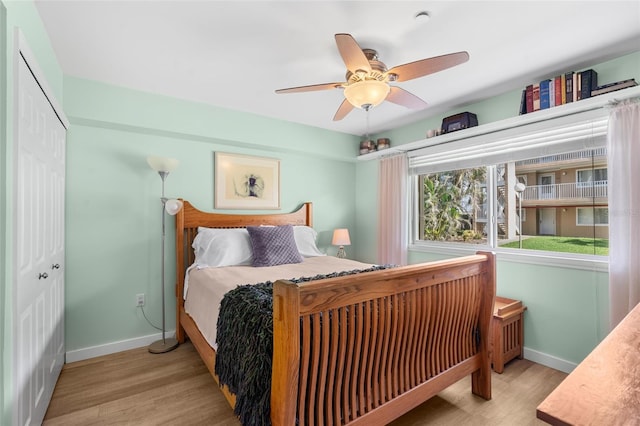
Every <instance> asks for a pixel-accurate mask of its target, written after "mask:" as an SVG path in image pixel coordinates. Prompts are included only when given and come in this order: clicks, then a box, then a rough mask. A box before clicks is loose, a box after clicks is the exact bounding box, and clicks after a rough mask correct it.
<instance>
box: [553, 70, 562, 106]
mask: <svg viewBox="0 0 640 426" xmlns="http://www.w3.org/2000/svg"><path fill="white" fill-rule="evenodd" d="M553 89H554V91H553V100H554V105H556V106H558V105H562V104H563V103H564V102H562V77H561V76H559V75H557V76H555V77H554V78H553Z"/></svg>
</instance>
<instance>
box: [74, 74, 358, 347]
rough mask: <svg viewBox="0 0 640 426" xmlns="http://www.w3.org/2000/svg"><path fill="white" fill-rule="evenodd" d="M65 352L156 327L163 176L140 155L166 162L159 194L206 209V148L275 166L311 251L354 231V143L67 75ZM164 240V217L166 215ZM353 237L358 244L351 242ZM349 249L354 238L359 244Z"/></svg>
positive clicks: (286, 205)
mask: <svg viewBox="0 0 640 426" xmlns="http://www.w3.org/2000/svg"><path fill="white" fill-rule="evenodd" d="M64 93H65V103H64V108H65V112H66V114H67V116H68V118H69V120H70V121H71V123H72V126H71V131H70V132H69V134H68V137H67V218H66V227H67V231H66V235H67V241H66V253H67V275H66V289H67V298H66V345H67V350H68V351H73V350H77V349H83V348H87V347H91V346H95V345H102V344H108V343H111V342H116V341H121V340H125V339H129V338H135V337H140V336H145V335H148V334H153V333H155V332H156V331H155V330H154V329H153V328H151V327H150V326H149V325H147V323H146V321H145V320H144V318H143V317H142V315H141V313H140V312H139V310H138V309H137V308H136V307H135V295H136V294H137V293H145V294H146V299H147V304H146V308H145V311H146V312H147V315H148V316H149V317H150V318H152V319H153V320H154V321H155V323H156V324H158V323H159V322H160V318H161V316H160V306H161V305H160V303H161V301H160V293H159V283H160V261H159V256H160V241H161V213H160V210H159V209H160V207H161V206H160V201H159V197H160V191H161V180H160V177H159V176H158V175H157V173H155V172H154V171H152V170H151V169H150V168H149V166H148V165H147V163H146V157H147V156H149V155H160V156H168V157H174V158H176V159H178V160H179V161H180V166H179V167H178V168H177V170H175V171H174V172H172V173H171V174H170V175H169V176H168V178H167V180H166V195H167V196H169V197H181V198H184V199H187V200H189V201H191V202H192V203H193V204H194V205H195V206H196V207H198V208H200V209H203V210H210V211H211V210H213V158H214V157H213V155H214V152H215V151H222V152H233V153H240V154H247V155H257V156H265V157H272V158H278V159H280V161H281V165H280V168H281V210H280V211H282V212H289V211H292V210H294V209H295V208H296V207H297V206H299V205H300V204H301V203H302V202H305V201H312V202H313V209H314V227H315V228H316V229H317V230H318V231H319V246H320V247H321V249H325V250H327V252H328V253H330V254H334V253H335V248H334V247H331V246H330V239H331V233H332V230H333V229H334V228H336V227H348V228H350V229H353V227H354V224H355V216H354V211H355V202H356V201H355V194H354V192H355V186H354V185H353V181H354V179H355V164H354V157H355V155H356V152H357V149H358V138H357V137H355V136H350V135H345V134H339V133H334V132H328V131H325V130H321V129H317V128H311V127H307V126H300V125H297V124H292V123H287V122H283V121H277V120H271V119H266V118H264V117H258V116H255V115H251V114H246V113H240V112H234V111H229V110H224V109H220V108H215V107H211V106H206V105H203V104H196V103H191V102H185V101H181V100H177V99H172V98H167V97H163V96H159V95H153V94H148V93H141V92H136V91H133V90H128V89H123V88H118V87H113V86H108V85H105V84H101V83H97V82H92V81H87V80H82V79H77V78H72V77H67V78H65V88H64ZM168 223H169V226H168V232H169V233H170V232H171V231H172V226H173V219H172V218H168ZM354 240H355V238H354ZM357 244H359V243H358V242H355V245H354V246H355V247H357ZM173 247H174V238H173V235H169V237H168V240H167V263H166V265H167V286H166V297H167V301H168V303H167V312H168V315H167V328H168V329H173V328H174V327H175V319H174V314H173V313H174V312H175V299H174V298H173V294H174V290H173V283H174V278H173V277H174V273H175V271H174V265H173V262H174V261H173V259H174V257H173V256H174V254H173V253H174V251H173Z"/></svg>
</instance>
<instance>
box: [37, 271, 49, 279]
mask: <svg viewBox="0 0 640 426" xmlns="http://www.w3.org/2000/svg"><path fill="white" fill-rule="evenodd" d="M48 277H49V274H47V273H46V272H40V274H39V275H38V279H39V280H41V279H43V278H44V279H47V278H48Z"/></svg>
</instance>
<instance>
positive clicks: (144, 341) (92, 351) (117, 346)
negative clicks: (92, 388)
mask: <svg viewBox="0 0 640 426" xmlns="http://www.w3.org/2000/svg"><path fill="white" fill-rule="evenodd" d="M174 335H175V330H167V332H166V333H165V336H174ZM158 339H162V333H156V334H150V335H148V336H142V337H135V338H133V339H127V340H120V341H118V342H111V343H106V344H104V345H98V346H90V347H88V348H82V349H76V350H73V351H67V353H66V360H65V362H66V363H70V362H76V361H82V360H85V359H90V358H95V357H98V356H103V355H109V354H114V353H116V352H122V351H128V350H130V349H137V348H141V347H144V346H149V345H150V344H151V343H153V342H155V341H156V340H158Z"/></svg>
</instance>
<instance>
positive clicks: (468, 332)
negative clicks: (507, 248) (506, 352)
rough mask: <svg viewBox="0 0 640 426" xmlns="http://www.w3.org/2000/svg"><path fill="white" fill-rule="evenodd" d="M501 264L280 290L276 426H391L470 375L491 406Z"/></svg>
mask: <svg viewBox="0 0 640 426" xmlns="http://www.w3.org/2000/svg"><path fill="white" fill-rule="evenodd" d="M494 297H495V258H494V255H493V254H492V253H478V254H477V255H474V256H467V257H462V258H456V259H451V260H446V261H440V262H432V263H427V264H420V265H410V266H404V267H399V268H394V269H388V270H384V271H377V272H370V273H362V274H357V275H352V276H345V277H338V278H332V279H327V280H322V281H315V282H314V281H311V282H307V283H302V284H293V283H291V282H287V281H278V282H276V283H275V285H274V302H273V305H274V306H273V309H274V322H273V323H274V353H273V376H272V387H271V419H272V423H273V424H274V425H278V426H279V425H294V424H296V421H298V422H299V424H300V425H346V424H365V422H366V424H367V425H369V426H370V425H372V424H386V423H389V422H390V421H392V420H393V419H395V418H397V417H399V416H401V415H402V414H404V413H406V412H407V411H409V410H411V409H412V408H414V407H416V406H418V405H420V404H421V403H422V402H424V401H426V400H427V399H429V398H431V397H433V396H435V395H436V394H437V393H438V392H440V391H441V390H442V389H444V388H446V387H447V386H449V385H451V384H453V383H455V382H457V381H458V380H460V379H461V378H462V377H464V376H467V375H471V389H472V392H473V393H474V394H477V395H479V396H482V397H483V398H485V399H490V398H491V366H490V363H491V357H490V353H489V351H490V341H491V340H490V336H489V333H490V330H491V327H490V322H491V317H492V312H493V303H494Z"/></svg>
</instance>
